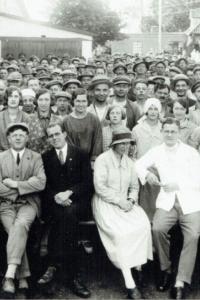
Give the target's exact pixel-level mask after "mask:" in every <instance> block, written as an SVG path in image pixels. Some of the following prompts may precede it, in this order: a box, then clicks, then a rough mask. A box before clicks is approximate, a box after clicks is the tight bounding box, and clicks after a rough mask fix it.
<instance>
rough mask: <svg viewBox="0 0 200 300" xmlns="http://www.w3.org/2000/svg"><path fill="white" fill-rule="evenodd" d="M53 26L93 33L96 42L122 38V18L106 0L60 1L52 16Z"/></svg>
mask: <svg viewBox="0 0 200 300" xmlns="http://www.w3.org/2000/svg"><path fill="white" fill-rule="evenodd" d="M51 21H52V23H53V24H56V25H60V26H67V27H71V28H74V29H81V30H85V31H88V32H90V33H92V35H93V38H94V42H95V43H99V44H104V43H105V42H106V41H107V40H114V39H120V38H122V35H121V34H120V29H121V28H122V27H123V24H122V23H121V20H120V17H119V16H118V14H117V13H116V12H114V11H112V10H111V9H110V8H109V6H108V5H107V3H106V1H105V0H84V1H83V0H58V1H57V5H56V7H55V9H54V13H53V15H52V16H51Z"/></svg>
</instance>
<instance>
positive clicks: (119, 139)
mask: <svg viewBox="0 0 200 300" xmlns="http://www.w3.org/2000/svg"><path fill="white" fill-rule="evenodd" d="M131 141H133V139H132V135H131V131H130V130H129V129H128V128H126V127H123V126H121V127H120V128H118V129H116V130H114V131H113V135H112V142H111V144H110V147H112V146H114V145H116V144H121V143H129V142H131Z"/></svg>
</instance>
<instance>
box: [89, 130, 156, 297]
mask: <svg viewBox="0 0 200 300" xmlns="http://www.w3.org/2000/svg"><path fill="white" fill-rule="evenodd" d="M130 141H131V132H130V131H129V129H127V128H125V127H121V128H120V129H118V130H116V131H114V132H113V138H112V143H111V148H110V149H109V150H108V151H106V152H104V153H103V154H101V155H100V156H99V157H98V158H97V159H96V161H95V165H94V186H95V195H94V197H93V204H92V206H93V214H94V218H95V221H96V224H97V228H98V231H99V234H100V238H101V241H102V243H103V245H104V247H105V249H106V252H107V255H108V257H109V259H110V260H111V261H112V263H113V264H114V265H115V266H116V267H117V268H119V269H121V271H122V275H123V277H124V280H125V285H126V288H127V292H128V297H129V299H141V294H140V292H139V290H138V288H137V287H136V285H135V282H134V280H133V277H132V273H131V268H134V267H137V266H140V265H142V264H145V263H146V262H147V260H148V259H152V240H151V230H150V223H149V221H148V218H147V216H146V214H145V212H144V211H143V209H142V208H141V207H140V206H138V204H137V199H138V189H139V185H138V179H137V176H136V173H135V170H134V163H133V161H132V160H131V159H130V158H129V157H128V156H127V155H126V154H125V153H126V148H127V147H129V144H130Z"/></svg>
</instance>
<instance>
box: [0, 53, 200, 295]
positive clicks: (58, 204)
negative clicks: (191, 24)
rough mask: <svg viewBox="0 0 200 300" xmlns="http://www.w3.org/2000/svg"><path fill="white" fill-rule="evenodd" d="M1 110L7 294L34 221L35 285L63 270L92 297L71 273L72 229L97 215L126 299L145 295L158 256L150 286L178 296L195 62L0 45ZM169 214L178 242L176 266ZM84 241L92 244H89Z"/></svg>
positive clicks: (198, 68) (187, 276)
mask: <svg viewBox="0 0 200 300" xmlns="http://www.w3.org/2000/svg"><path fill="white" fill-rule="evenodd" d="M0 110H1V111H0V151H1V152H0V221H1V224H2V230H4V231H5V232H6V233H7V235H8V239H7V241H6V245H4V246H5V248H6V257H7V261H6V269H5V274H4V278H3V281H2V292H3V293H4V295H5V296H6V295H9V297H10V295H13V296H14V295H15V293H16V292H18V291H21V292H24V293H26V292H27V291H28V289H29V282H30V280H29V279H30V278H31V273H30V267H29V258H28V257H27V251H26V246H27V240H28V237H29V233H30V229H31V226H32V225H33V224H34V222H36V220H39V222H40V223H41V224H43V225H44V224H45V228H46V229H45V230H43V232H42V234H39V233H38V236H41V248H40V250H41V251H40V253H42V251H43V252H45V255H46V258H47V261H48V267H47V269H46V270H45V272H44V273H43V274H42V275H41V276H40V277H39V278H38V279H37V285H38V286H40V287H42V286H45V285H46V284H50V285H51V284H52V283H53V281H54V278H55V276H56V274H57V272H60V270H62V272H64V273H65V275H66V276H67V280H66V282H65V284H66V285H67V286H69V288H70V289H71V290H72V291H73V292H74V293H75V294H76V295H78V296H79V297H82V298H88V297H90V296H92V295H91V292H90V290H89V288H88V287H86V285H85V284H84V283H83V282H82V280H81V278H80V276H78V274H79V271H80V270H79V269H80V265H81V263H83V262H80V255H79V244H80V240H79V239H80V235H79V230H80V221H81V220H94V222H95V224H96V226H97V229H98V233H99V236H100V240H101V242H102V245H103V247H104V248H105V250H106V253H107V255H108V258H109V259H110V261H111V262H112V263H113V264H114V266H116V267H117V268H118V269H120V271H121V274H122V276H123V279H124V285H125V288H126V292H127V296H128V298H129V299H141V298H143V291H142V287H143V276H142V275H143V273H142V272H143V271H142V267H143V265H145V264H146V263H147V262H148V261H149V260H153V258H154V257H155V256H156V257H157V260H158V262H159V267H160V275H159V276H158V279H159V280H157V281H156V282H155V284H156V288H157V290H158V291H159V292H164V291H167V290H169V297H172V298H174V299H183V298H185V297H186V294H185V293H186V291H187V292H188V289H187V288H188V286H190V284H191V280H192V275H193V271H194V267H195V262H196V256H197V250H198V239H199V235H200V155H199V151H200V150H199V149H200V63H199V64H198V62H197V61H192V60H191V59H190V58H189V57H188V58H184V57H179V58H178V57H175V56H170V55H163V56H162V57H161V56H159V57H150V56H146V57H142V58H141V57H139V56H137V55H129V54H113V55H112V56H111V55H102V56H99V57H94V58H93V59H89V60H88V61H87V62H86V60H85V58H84V57H74V58H70V57H69V55H67V54H66V55H63V56H62V57H57V56H55V55H52V54H48V55H47V56H46V57H45V58H42V59H39V58H38V57H36V56H31V57H30V58H28V57H26V55H25V54H23V53H21V54H20V55H19V57H18V58H17V59H14V57H13V55H12V54H8V55H7V57H6V59H2V61H1V62H0ZM177 222H178V224H179V227H180V232H182V235H183V246H182V249H181V253H180V257H179V260H178V262H177V266H176V268H175V269H173V268H172V262H171V257H170V235H169V232H170V230H171V229H172V227H174V225H175V224H177ZM43 227H44V226H43ZM83 245H84V246H85V250H86V251H88V252H90V250H91V249H92V248H91V245H90V241H85V242H84V241H83ZM43 254H44V253H43ZM172 259H173V257H172ZM133 273H134V276H133ZM27 279H28V280H27ZM122 290H123V287H122Z"/></svg>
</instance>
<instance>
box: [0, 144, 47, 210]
mask: <svg viewBox="0 0 200 300" xmlns="http://www.w3.org/2000/svg"><path fill="white" fill-rule="evenodd" d="M5 178H11V179H13V180H16V181H18V189H11V188H8V187H7V186H6V185H4V184H3V180H4V179H5ZM45 183H46V176H45V173H44V167H43V163H42V159H41V155H40V154H39V153H36V152H34V151H32V150H29V149H25V152H24V154H23V156H22V158H21V161H20V164H19V166H18V165H17V164H16V161H15V159H14V156H13V154H12V152H11V150H10V149H8V150H6V151H4V152H1V153H0V202H1V201H2V200H4V199H9V200H12V201H16V200H17V199H22V200H26V201H28V202H29V203H30V204H31V205H32V206H33V207H34V208H35V209H36V212H37V214H38V215H39V213H40V198H39V194H38V193H39V192H40V191H42V190H43V189H44V188H45Z"/></svg>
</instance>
